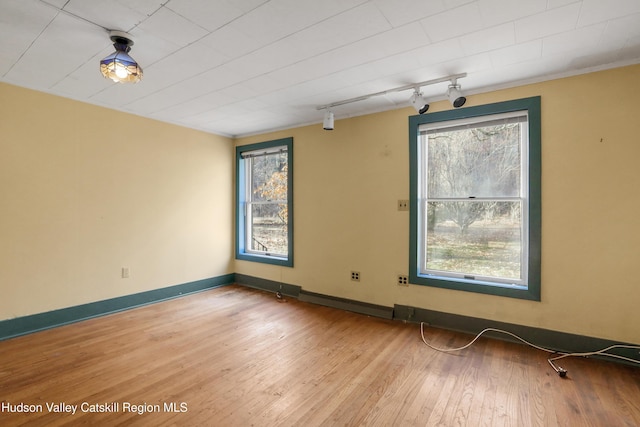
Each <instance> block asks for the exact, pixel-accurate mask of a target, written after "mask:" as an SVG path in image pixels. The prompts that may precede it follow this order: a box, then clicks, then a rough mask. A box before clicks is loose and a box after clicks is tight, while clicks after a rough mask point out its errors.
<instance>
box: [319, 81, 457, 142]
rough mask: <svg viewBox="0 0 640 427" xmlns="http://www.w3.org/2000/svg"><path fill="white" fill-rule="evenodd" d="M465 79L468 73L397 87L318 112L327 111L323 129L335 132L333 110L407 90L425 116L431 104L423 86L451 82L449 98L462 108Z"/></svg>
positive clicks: (414, 103)
mask: <svg viewBox="0 0 640 427" xmlns="http://www.w3.org/2000/svg"><path fill="white" fill-rule="evenodd" d="M463 77H467V73H461V74H453V75H450V76H447V77H440V78H437V79H433V80H426V81H424V82H419V83H411V84H408V85H404V86H400V87H396V88H393V89H389V90H383V91H382V92H375V93H370V94H368V95H362V96H358V97H355V98H349V99H345V100H342V101H337V102H332V103H331V104H326V105H319V106H317V107H316V110H318V111H320V110H325V112H324V121H323V128H324V129H325V130H333V112H331V108H333V107H338V106H340V105H345V104H351V103H352V102H359V101H364V100H366V99H369V98H373V97H374V96H384V95H388V94H390V93H394V92H402V91H405V90H409V89H413V95H412V96H411V98H409V103H410V104H411V106H412V107H413V108H415V109H416V111H417V112H418V113H419V114H424V113H426V112H427V110H428V109H429V104H428V103H427V101H426V99H425V98H424V96H422V92H421V91H420V88H421V87H422V86H429V85H433V84H437V83H444V82H447V81H448V82H450V83H451V84H450V85H449V90H447V97H449V100H450V101H451V103H452V104H453V106H454V107H455V108H458V107H462V106H463V105H464V103H465V102H466V101H467V98H465V97H464V96H463V95H462V93H461V92H460V85H458V79H461V78H463Z"/></svg>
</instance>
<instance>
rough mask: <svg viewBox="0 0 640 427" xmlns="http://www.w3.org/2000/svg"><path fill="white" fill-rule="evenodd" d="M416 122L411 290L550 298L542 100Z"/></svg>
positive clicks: (485, 107) (427, 117)
mask: <svg viewBox="0 0 640 427" xmlns="http://www.w3.org/2000/svg"><path fill="white" fill-rule="evenodd" d="M409 124H410V129H409V133H410V139H411V141H410V159H411V164H410V168H411V171H410V174H411V184H410V185H411V188H410V197H411V212H410V216H411V218H410V224H411V230H410V231H411V243H410V244H411V247H410V281H411V283H416V284H420V285H429V286H437V287H444V288H451V289H457V290H464V291H473V292H480V293H488V294H494V295H502V296H509V297H515V298H524V299H531V300H540V98H539V97H535V98H527V99H521V100H515V101H508V102H501V103H497V104H490V105H483V106H478V107H469V108H463V109H459V110H452V111H445V112H439V113H432V114H425V115H421V116H413V117H411V118H410V121H409Z"/></svg>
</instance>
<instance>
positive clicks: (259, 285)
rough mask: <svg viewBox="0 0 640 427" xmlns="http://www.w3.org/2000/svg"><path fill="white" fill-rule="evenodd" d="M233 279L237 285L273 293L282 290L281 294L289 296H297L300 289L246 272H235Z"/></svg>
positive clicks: (296, 286)
mask: <svg viewBox="0 0 640 427" xmlns="http://www.w3.org/2000/svg"><path fill="white" fill-rule="evenodd" d="M235 280H236V283H237V284H238V285H242V286H246V287H249V288H254V289H260V290H263V291H269V292H274V293H275V292H282V294H283V295H286V296H288V297H291V298H298V295H299V294H300V290H301V289H302V288H301V287H300V286H298V285H290V284H288V283H281V282H276V281H274V280H268V279H262V278H260V277H254V276H249V275H246V274H238V273H236V275H235Z"/></svg>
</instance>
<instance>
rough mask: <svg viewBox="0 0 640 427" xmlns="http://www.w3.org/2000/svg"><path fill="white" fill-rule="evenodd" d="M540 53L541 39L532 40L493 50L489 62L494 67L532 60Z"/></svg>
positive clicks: (538, 56)
mask: <svg viewBox="0 0 640 427" xmlns="http://www.w3.org/2000/svg"><path fill="white" fill-rule="evenodd" d="M541 55H542V40H540V39H538V40H532V41H530V42H526V43H519V44H517V45H513V46H507V47H504V48H502V49H498V50H494V51H493V52H491V53H490V57H491V63H492V64H493V67H494V68H496V69H499V68H502V67H504V66H507V65H511V64H517V63H519V62H527V61H533V60H535V59H538V58H540V56H541Z"/></svg>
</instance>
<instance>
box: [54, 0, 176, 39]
mask: <svg viewBox="0 0 640 427" xmlns="http://www.w3.org/2000/svg"><path fill="white" fill-rule="evenodd" d="M164 2H166V0H135V1H126V0H100V1H86V0H69V2H68V3H67V4H66V5H65V6H64V10H66V11H68V12H70V13H73V14H74V15H77V16H81V17H82V18H83V19H85V20H87V21H89V22H93V23H95V24H98V25H100V26H102V27H104V28H108V29H110V30H120V31H130V30H132V29H133V28H134V27H135V26H136V25H138V24H139V23H141V22H142V21H144V20H145V19H147V17H149V16H150V15H152V14H153V13H154V12H155V11H156V10H158V9H159V8H160V7H161V6H162V3H164Z"/></svg>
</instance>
